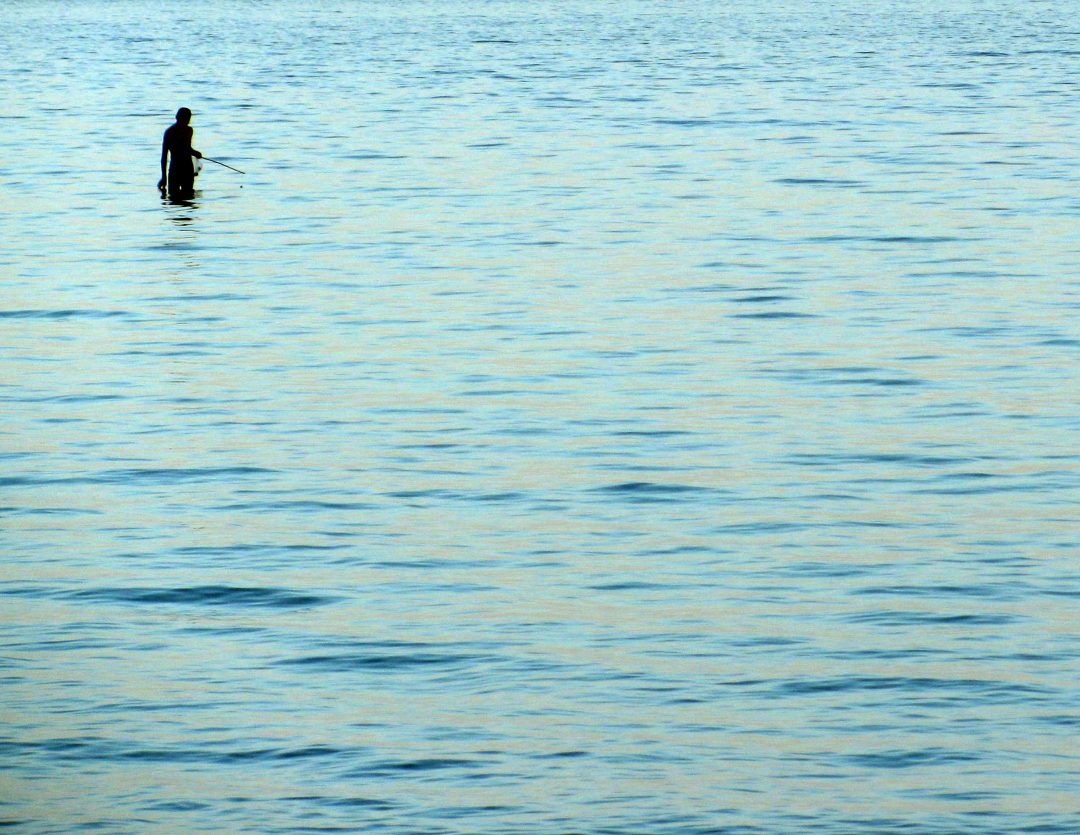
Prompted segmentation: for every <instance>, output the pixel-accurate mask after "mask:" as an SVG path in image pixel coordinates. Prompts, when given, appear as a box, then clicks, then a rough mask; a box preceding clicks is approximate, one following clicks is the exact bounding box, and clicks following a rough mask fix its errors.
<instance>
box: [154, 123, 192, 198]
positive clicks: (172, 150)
mask: <svg viewBox="0 0 1080 835" xmlns="http://www.w3.org/2000/svg"><path fill="white" fill-rule="evenodd" d="M190 121H191V111H190V110H188V109H187V108H186V107H181V108H180V109H179V110H177V111H176V124H175V125H170V126H169V127H168V129H166V131H165V136H164V137H162V140H161V181H160V182H159V183H158V188H159V189H161V191H163V192H164V191H165V189H166V186H167V187H168V190H169V197H174V198H178V199H181V200H183V199H186V198H189V197H192V196H193V195H194V194H195V166H194V165H193V164H192V162H191V158H192V157H193V156H194V157H198V158H199V159H202V153H201V152H199V151H196V150H195V149H194V148H192V147H191V140H192V138H193V137H194V136H195V131H193V130H192V129H191V126H190V125H189V124H188V122H190ZM166 165H168V175H167V176H166V171H165V169H166Z"/></svg>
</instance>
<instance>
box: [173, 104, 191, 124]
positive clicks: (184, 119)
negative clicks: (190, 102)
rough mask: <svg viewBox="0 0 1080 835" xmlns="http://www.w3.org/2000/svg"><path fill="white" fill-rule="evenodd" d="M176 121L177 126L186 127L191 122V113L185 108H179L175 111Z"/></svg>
mask: <svg viewBox="0 0 1080 835" xmlns="http://www.w3.org/2000/svg"><path fill="white" fill-rule="evenodd" d="M176 121H177V123H178V124H181V125H186V124H187V123H188V122H190V121H191V111H190V110H188V109H187V108H186V107H181V108H180V109H179V110H177V111H176Z"/></svg>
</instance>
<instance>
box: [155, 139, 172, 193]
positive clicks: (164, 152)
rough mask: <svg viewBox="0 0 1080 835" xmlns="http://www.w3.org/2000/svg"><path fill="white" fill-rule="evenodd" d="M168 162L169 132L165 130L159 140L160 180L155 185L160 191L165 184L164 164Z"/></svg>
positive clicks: (163, 188)
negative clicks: (163, 135)
mask: <svg viewBox="0 0 1080 835" xmlns="http://www.w3.org/2000/svg"><path fill="white" fill-rule="evenodd" d="M168 162H169V132H168V131H166V132H165V137H164V138H163V139H162V140H161V180H159V181H158V184H157V187H158V188H159V189H161V190H162V191H164V190H165V184H166V182H167V178H166V175H165V166H166V165H167V164H168Z"/></svg>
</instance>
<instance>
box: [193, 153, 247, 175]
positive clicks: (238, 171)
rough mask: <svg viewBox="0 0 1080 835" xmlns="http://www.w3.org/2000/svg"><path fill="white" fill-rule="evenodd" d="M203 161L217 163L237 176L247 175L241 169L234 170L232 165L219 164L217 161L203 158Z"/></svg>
mask: <svg viewBox="0 0 1080 835" xmlns="http://www.w3.org/2000/svg"><path fill="white" fill-rule="evenodd" d="M203 159H204V160H206V161H207V162H213V163H217V164H218V165H224V166H225V167H226V168H228V169H229V170H230V171H235V172H236V173H237V174H243V173H245V172H243V171H241V170H240V169H239V168H233V167H232V166H231V165H228V164H226V163H224V162H219V161H218V160H216V159H210V157H203Z"/></svg>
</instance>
